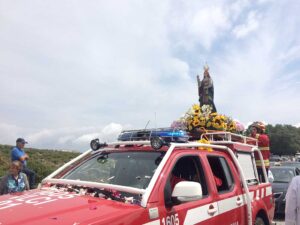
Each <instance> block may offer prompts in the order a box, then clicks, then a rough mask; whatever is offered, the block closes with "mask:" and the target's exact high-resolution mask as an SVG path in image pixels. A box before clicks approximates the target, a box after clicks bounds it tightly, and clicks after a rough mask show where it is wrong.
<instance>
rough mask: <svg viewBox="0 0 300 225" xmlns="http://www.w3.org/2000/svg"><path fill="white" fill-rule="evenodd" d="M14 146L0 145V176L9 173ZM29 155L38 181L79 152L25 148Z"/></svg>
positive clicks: (30, 166) (29, 162) (31, 167)
mask: <svg viewBox="0 0 300 225" xmlns="http://www.w3.org/2000/svg"><path fill="white" fill-rule="evenodd" d="M11 148H12V146H9V145H0V177H1V176H3V175H4V174H6V173H7V171H8V168H9V163H10V161H11V158H10V151H11ZM25 152H26V153H27V154H28V155H29V157H30V159H29V160H28V167H29V168H30V169H32V170H34V171H35V172H36V182H37V183H40V182H41V180H42V179H44V178H45V177H46V176H48V175H49V174H50V173H52V172H53V171H54V170H56V169H57V168H59V167H60V166H62V165H63V164H65V163H66V162H68V161H70V160H71V159H72V158H75V157H76V156H78V155H79V154H80V153H79V152H64V151H57V150H40V149H32V148H28V149H25Z"/></svg>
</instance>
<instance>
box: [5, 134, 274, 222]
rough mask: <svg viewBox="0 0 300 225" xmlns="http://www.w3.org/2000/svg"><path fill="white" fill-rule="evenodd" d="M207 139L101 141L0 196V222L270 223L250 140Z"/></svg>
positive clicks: (267, 195) (270, 207) (266, 188)
mask: <svg viewBox="0 0 300 225" xmlns="http://www.w3.org/2000/svg"><path fill="white" fill-rule="evenodd" d="M207 137H208V139H209V141H210V144H203V143H199V142H187V143H167V144H166V143H162V145H160V142H159V138H155V139H153V140H151V141H123V142H117V143H111V144H108V145H105V144H103V145H99V146H100V147H101V148H100V149H98V150H88V151H87V152H85V153H83V154H81V155H80V156H78V157H77V158H75V159H73V160H72V161H70V162H69V163H67V164H65V165H64V166H62V167H61V168H59V169H58V170H57V171H55V172H53V173H52V174H51V175H49V176H48V177H47V178H45V179H44V180H43V182H42V184H41V185H40V187H39V188H38V189H35V190H31V191H27V192H24V193H19V194H11V195H3V196H0V225H17V224H22V225H26V224H28V225H52V224H60V225H66V224H68V225H84V224H101V225H108V224H109V225H121V224H122V225H140V224H141V225H181V224H182V225H189V224H201V225H206V224H207V225H208V224H209V225H219V224H220V225H244V224H245V225H246V224H247V225H250V224H255V225H270V224H271V223H272V219H273V214H274V199H273V196H272V190H271V185H270V183H269V182H266V183H260V182H259V180H258V176H257V170H256V166H255V160H254V158H253V157H254V154H253V153H254V151H258V152H259V150H258V148H257V146H256V145H255V141H254V140H251V139H250V138H247V137H244V136H239V135H235V134H231V133H227V132H223V133H220V132H218V133H209V134H207ZM264 172H265V171H264ZM264 175H265V180H268V179H267V176H266V173H264Z"/></svg>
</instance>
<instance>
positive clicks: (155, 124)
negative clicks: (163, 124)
mask: <svg viewBox="0 0 300 225" xmlns="http://www.w3.org/2000/svg"><path fill="white" fill-rule="evenodd" d="M154 118H155V124H154V125H155V130H156V129H157V126H156V112H154Z"/></svg>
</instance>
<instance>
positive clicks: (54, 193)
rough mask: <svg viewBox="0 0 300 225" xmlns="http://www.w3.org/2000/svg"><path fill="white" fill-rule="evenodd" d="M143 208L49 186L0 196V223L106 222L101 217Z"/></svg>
mask: <svg viewBox="0 0 300 225" xmlns="http://www.w3.org/2000/svg"><path fill="white" fill-rule="evenodd" d="M143 211H144V208H142V207H140V206H137V205H131V204H125V203H122V202H117V201H113V200H105V199H101V198H96V197H92V196H80V195H77V194H72V193H69V192H63V191H59V190H53V189H52V190H50V189H42V190H37V189H36V190H31V191H27V192H24V193H21V194H14V195H3V196H0V224H5V225H17V224H24V225H25V224H28V225H29V224H30V225H37V224H39V225H41V224H42V225H46V224H47V225H48V224H51V225H52V224H60V225H63V224H76V225H79V224H90V223H93V222H98V223H100V224H108V223H107V222H105V221H116V219H117V218H122V217H124V216H126V215H133V213H135V214H136V215H137V217H139V216H140V215H141V213H142V212H143ZM101 222H102V223H101Z"/></svg>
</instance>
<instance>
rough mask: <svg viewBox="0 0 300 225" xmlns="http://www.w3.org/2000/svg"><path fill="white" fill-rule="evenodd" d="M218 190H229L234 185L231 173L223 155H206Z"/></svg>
mask: <svg viewBox="0 0 300 225" xmlns="http://www.w3.org/2000/svg"><path fill="white" fill-rule="evenodd" d="M207 158H208V162H209V164H210V167H211V170H212V172H213V175H214V180H215V183H216V186H217V190H218V192H219V193H220V192H226V191H230V190H231V189H232V188H233V186H234V181H233V177H232V173H231V171H230V169H229V166H228V163H227V162H226V160H225V158H224V157H218V156H208V157H207Z"/></svg>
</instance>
